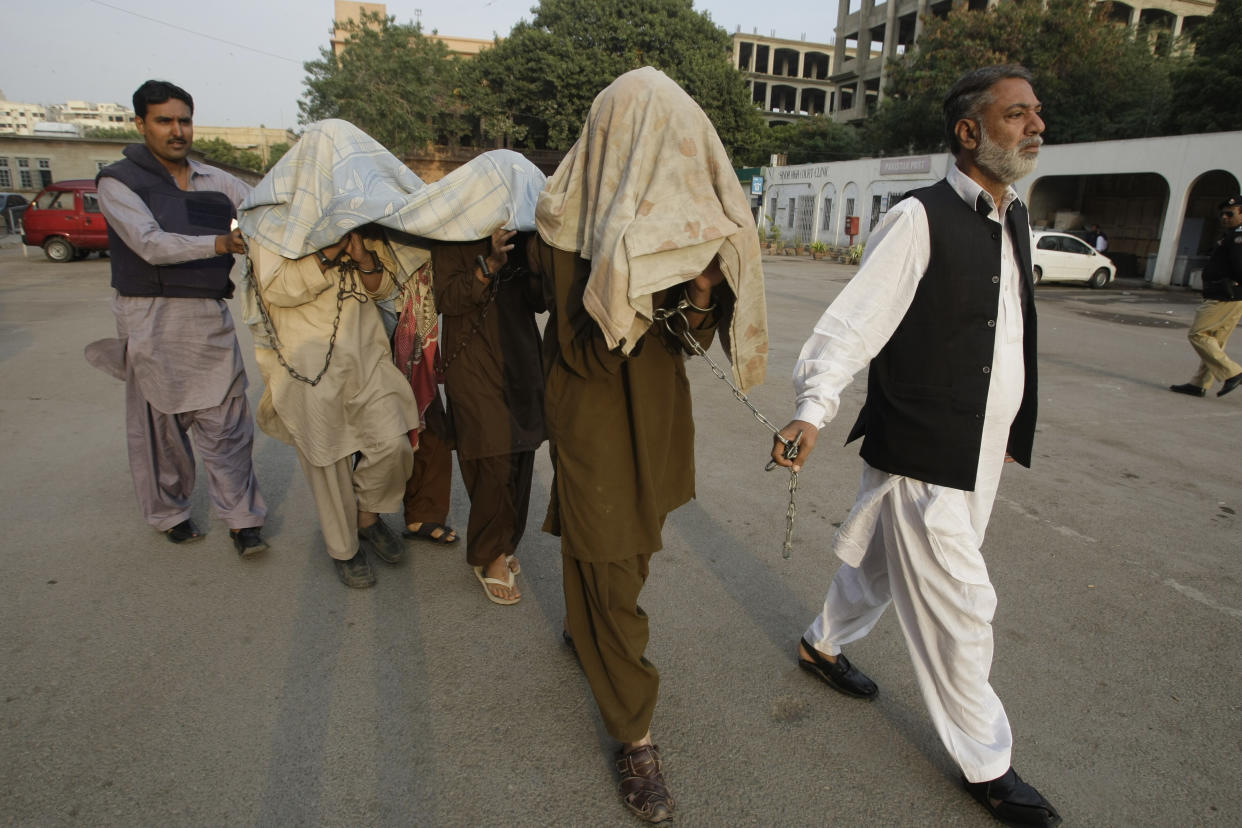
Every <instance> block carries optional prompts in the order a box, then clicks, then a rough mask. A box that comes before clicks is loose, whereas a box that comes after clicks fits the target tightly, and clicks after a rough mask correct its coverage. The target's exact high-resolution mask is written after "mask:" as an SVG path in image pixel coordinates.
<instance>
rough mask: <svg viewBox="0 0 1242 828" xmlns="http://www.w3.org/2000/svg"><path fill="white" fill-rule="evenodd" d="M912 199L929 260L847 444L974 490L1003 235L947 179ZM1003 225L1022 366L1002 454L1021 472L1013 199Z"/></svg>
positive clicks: (1026, 438) (1026, 458) (1023, 428)
mask: <svg viewBox="0 0 1242 828" xmlns="http://www.w3.org/2000/svg"><path fill="white" fill-rule="evenodd" d="M912 195H913V196H914V197H915V198H917V199H918V200H919V201H921V202H923V206H924V207H925V208H926V211H927V222H928V229H929V231H930V234H931V259H930V261H929V262H928V265H927V272H926V273H925V274H924V275H923V278H922V280H921V281H920V282H919V286H918V289H917V291H916V292H915V294H914V301H913V302H912V303H911V305H910V309H909V310H908V311H907V312H906V315H905V317H904V318H903V319H902V320H901V324H900V325H898V326H897V330H896V332H895V333H894V334H893V336H892V338H891V339H889V341H888V344H886V345H885V346H884V348H883V350H881V351H880V353H879V354H877V355H876V357H875V359H873V360H872V361H871V367H870V370H869V371H868V374H867V402H866V404H865V405H864V406H863V409H862V411H860V412H859V414H858V420H857V422H855V423H854V428H853V430H852V431H851V432H850V436H849V438H848V440H846V442H850V441H852V440H855V439H857V438H858V437H860V436H862V437H863V444H862V451H861V454H862V457H863V459H864V460H866V461H867V462H868V463H869V464H871V465H872V466H874V467H875V468H877V469H880V470H882V471H886V472H889V473H890V474H899V475H903V476H906V477H913V478H915V479H917V480H922V481H925V482H927V483H933V484H938V485H942V486H951V487H953V488H955V489H965V490H967V491H973V490H974V488H975V472H976V471H977V468H978V464H979V449H980V445H981V443H982V440H983V415H984V410H985V408H986V407H987V399H988V383H989V380H990V379H991V373H992V347H993V344H994V342H995V339H996V309H997V305H998V303H999V299H1000V266H1001V264H1000V263H1001V232H1002V230H1001V226H1000V224H999V223H997V222H995V221H993V220H992V219H990V218H988V217H987V216H985V215H982V214H980V213H978V212H976V211H975V210H973V209H972V208H971V207H970V205H968V204H966V203H965V202H964V201H962V199H961V196H959V195H958V194H957V193H956V192H955V191H954V190H953V188H952V187H951V186H950V185H949V183H948V181H947V180H941V181H940V182H938V183H936V184H934V185H932V186H931V187H927V188H925V189H922V190H917V191H915V192H914V193H913V194H912ZM1006 219H1007V221H1008V222H1009V228H1010V232H1011V234H1012V237H1013V241H1014V243H1015V245H1016V247H1017V256H1018V263H1019V265H1020V267H1021V277H1020V278H1021V280H1022V290H1021V294H1022V320H1023V331H1024V335H1023V342H1022V350H1023V361H1024V363H1025V365H1026V385H1025V388H1024V389H1023V392H1022V405H1021V407H1020V408H1019V410H1018V413H1017V416H1015V417H1014V421H1013V425H1012V426H1011V427H1010V430H1009V443H1008V451H1009V454H1010V455H1011V456H1012V457H1013V458H1014V459H1015V460H1017V461H1018V462H1019V463H1021V464H1022V465H1024V466H1030V464H1031V444H1032V442H1033V440H1034V436H1035V410H1036V402H1037V393H1036V389H1037V383H1036V367H1035V301H1034V298H1033V296H1034V294H1033V290H1034V282H1033V280H1032V278H1031V234H1030V226H1029V225H1028V223H1027V214H1026V208H1025V207H1024V206H1023V205H1022V204H1021V202H1017V201H1015V202H1014V203H1013V204H1012V205H1010V207H1009V210H1008V212H1007V215H1006ZM864 435H865V436H864Z"/></svg>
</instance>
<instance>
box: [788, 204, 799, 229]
mask: <svg viewBox="0 0 1242 828" xmlns="http://www.w3.org/2000/svg"><path fill="white" fill-rule="evenodd" d="M797 203H798V200H797V199H795V198H791V199H789V215H788V216H786V218H787V219H788V221H789V226H790V227H793V222H794V213H796V212H797V207H796V206H795V205H797Z"/></svg>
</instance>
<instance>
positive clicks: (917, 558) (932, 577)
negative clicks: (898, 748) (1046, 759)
mask: <svg viewBox="0 0 1242 828" xmlns="http://www.w3.org/2000/svg"><path fill="white" fill-rule="evenodd" d="M947 177H948V180H949V184H950V185H951V186H952V187H953V189H954V190H955V191H956V192H957V193H958V195H960V196H961V197H962V199H963V200H964V201H966V203H968V204H970V205H972V206H973V205H975V203H976V199H977V198H978V197H979V194H980V193H982V192H983V190H982V188H981V187H980V186H979V185H978V184H977V183H976V182H974V181H973V180H972V179H970V178H969V177H968V176H966V175H965V174H963V173H962V172H961V171H960V170H958V169H957V167H956V166H952V167H951V168H950V170H949V173H948V176H947ZM984 198H985V199H986V200H987V201H988V203H989V204H992V214H991V217H992V218H993V220H995V221H999V222H1000V223H1001V225H1002V226H1003V227H1004V228H1005V231H1004V233H1003V234H1002V242H1001V262H1000V275H1001V292H1000V300H999V303H998V304H999V307H998V308H997V316H996V325H997V334H996V339H995V345H994V349H993V359H992V372H991V382H990V384H989V387H988V399H987V408H986V414H985V416H984V428H983V441H982V445H981V447H980V452H979V465H978V470H977V476H976V479H975V490H974V491H962V490H960V489H953V488H950V487H947V486H938V485H931V484H928V483H924V482H922V481H920V480H915V479H913V478H909V477H902V476H898V475H892V474H888V473H886V472H883V471H880V470H879V469H876V468H873V467H872V466H870V465H867V464H864V469H863V475H862V483H861V485H860V487H859V492H858V500H857V502H856V503H855V505H854V508H853V510H852V511H851V512H850V515H849V518H848V519H847V520H846V521H845V523H844V524H843V525H842V526H841V529H840V531H839V532H838V533H837V537H836V539H835V541H834V552H835V553H836V554H837V556H838V557H840V558H841V559H842V560H843V561H844V562H845V565H844V566H842V567H841V568H840V569H839V570H838V571H837V574H836V576H835V577H834V578H833V580H832V585H831V587H830V588H829V590H828V595H827V597H826V598H825V600H824V607H823V610H822V611H821V613H820V614H819V616H818V617H817V618H816V619H815V620H814V622H812V624H811V626H810V628H809V629H808V630H807V632H806V640H807V641H809V642H810V643H811V644H812V645H813V646H814V647H815V648H816V649H817V650H819V651H821V652H824V653H827V654H829V655H836V654H837V653H839V652H841V646H842V645H843V644H847V643H849V642H851V641H856V640H858V639H860V638H862V637H863V636H865V635H866V634H867V633H869V632H870V631H871V629H872V628H873V627H874V626H875V624H876V622H878V621H879V619H880V616H881V615H882V614H883V613H884V610H885V609H887V607H888V605H889V604H890V603H892V604H893V605H894V606H895V607H896V610H897V617H898V620H899V622H900V624H901V629H902V632H903V633H904V635H905V638H906V643H907V646H908V647H909V650H910V657H911V659H912V660H913V662H914V669H915V673H916V675H917V677H918V682H919V688H920V689H921V690H922V693H923V698H924V701H925V702H926V703H927V707H928V711H929V713H930V714H931V718H932V722H933V724H934V725H935V727H936V731H937V733H939V735H940V738H941V740H942V741H943V742H944V745H945V747H946V748H947V749H948V751H949V753H950V754H951V755H952V756H953V758H954V760H955V761H956V762H957V764H958V765H959V766H960V767H961V769H962V773H963V774H965V776H966V778H967V779H968V780H969V781H971V782H981V781H986V780H990V779H995V778H997V777H999V776H1000V775H1002V774H1003V773H1004V772H1005V771H1006V770H1007V769H1008V768H1009V765H1010V754H1011V751H1012V745H1013V737H1012V733H1011V732H1010V728H1009V720H1008V718H1007V717H1006V715H1005V709H1004V707H1003V705H1002V704H1001V702H1000V699H999V698H997V696H996V693H995V692H994V691H993V690H992V687H991V685H990V684H989V683H988V673H989V671H990V669H991V664H992V627H991V621H992V615H993V613H994V611H995V609H996V593H995V592H994V590H993V589H992V585H991V583H990V581H989V579H988V572H987V567H986V565H985V564H984V560H983V556H982V554H981V552H980V546H981V545H982V543H983V536H984V533H985V532H986V530H987V525H988V518H989V516H990V515H991V512H992V503H993V500H994V499H995V497H996V489H997V485H998V484H999V482H1000V475H1001V469H1002V468H1003V466H1004V464H1005V447H1006V445H1007V442H1008V439H1009V428H1010V425H1011V423H1012V422H1013V418H1014V415H1015V414H1016V413H1017V411H1018V407H1019V405H1020V403H1021V401H1022V391H1023V385H1024V382H1025V369H1024V366H1023V351H1022V333H1023V330H1022V328H1023V321H1022V302H1021V293H1020V291H1021V274H1020V268H1019V265H1018V260H1017V254H1016V249H1015V245H1014V240H1013V238H1012V237H1011V234H1010V230H1009V226H1008V224H1007V223H1006V222H1005V214H1006V211H1007V210H1008V208H1009V206H1010V205H1011V204H1012V203H1013V201H1014V200H1015V199H1016V198H1017V195H1016V193H1014V191H1013V189H1012V188H1010V189H1009V190H1008V191H1007V192H1006V194H1005V197H1004V199H1003V200H1002V202H1001V204H1000V207H999V210H997V209H996V205H995V204H994V203H993V202H992V199H991V197H990V196H988V195H986V194H984ZM930 249H931V248H930V239H929V235H928V225H927V217H926V213H925V211H924V207H923V204H922V202H920V201H919V200H918V199H916V198H907V199H905V200H904V201H902V202H901V203H899V204H898V205H897V206H896V207H894V208H893V209H892V210H891V211H890V212H889V214H888V215H887V216H886V217H885V219H884V221H883V222H882V223H881V225H880V226H879V227H878V228H877V229H876V232H875V233H873V234H872V236H871V240H870V242H869V243H868V245H867V254H868V255H867V257H866V259H865V260H864V262H863V264H862V267H861V268H860V269H859V271H858V274H857V275H855V277H854V278H853V279H852V280H851V281H850V283H849V285H847V286H846V288H845V290H843V291H842V292H841V294H840V296H838V297H837V299H836V301H834V302H833V303H832V305H831V306H830V307H829V308H828V310H827V311H825V312H824V315H823V317H821V319H820V320H819V323H818V324H817V325H816V326H815V333H814V334H813V335H812V336H811V338H810V339H809V340H807V342H806V344H805V345H804V346H803V348H802V353H801V355H800V357H799V359H798V363H797V366H796V367H795V369H794V386H795V391H796V393H797V399H798V408H797V415H796V418H797V419H799V420H804V421H806V422H810V423H815V424H823V423H827V422H828V421H830V420H832V419H833V417H834V416H835V415H836V413H837V409H838V406H839V403H840V393H841V391H842V390H843V389H844V388H845V386H846V385H847V384H848V383H849V382H850V380H851V379H852V378H853V376H854V374H855V373H857V372H858V371H859V370H860V369H861V368H863V367H865V366H866V365H867V363H868V362H869V361H870V360H871V359H872V358H873V357H874V356H875V355H876V354H878V353H879V351H880V350H881V349H882V348H883V347H884V344H885V343H886V342H887V341H888V339H889V337H890V336H892V334H893V332H894V331H895V330H896V328H897V326H898V325H899V324H900V322H901V320H902V318H903V317H904V316H905V314H906V311H907V310H908V309H909V307H910V304H911V302H912V301H913V299H914V295H915V290H916V288H917V287H918V283H919V280H920V279H921V278H922V276H923V273H924V272H925V271H926V269H927V266H928V262H929V257H930Z"/></svg>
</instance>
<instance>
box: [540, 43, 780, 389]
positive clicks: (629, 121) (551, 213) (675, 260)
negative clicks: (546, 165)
mask: <svg viewBox="0 0 1242 828" xmlns="http://www.w3.org/2000/svg"><path fill="white" fill-rule="evenodd" d="M536 224H537V226H538V229H539V234H540V235H541V236H542V237H543V239H544V240H545V241H546V242H548V244H550V245H552V246H553V247H556V248H559V249H561V250H565V251H570V252H576V253H578V254H579V255H580V256H582V258H584V259H589V260H590V262H591V276H590V280H589V282H588V283H587V288H586V295H585V297H584V304H585V306H586V308H587V311H588V312H589V313H590V314H591V317H592V318H593V319H594V320H595V321H596V322H597V323H598V324H599V326H600V328H601V329H602V330H603V332H604V336H605V338H606V339H607V342H608V345H609V347H611V348H619V349H620V350H621V352H622V353H625V354H628V353H629V352H630V351H631V349H633V348H634V346H635V345H636V344H637V342H638V341H639V338H640V337H641V336H642V334H643V332H644V331H646V330H647V328H648V327H649V326H650V325H651V318H652V298H651V297H652V294H654V293H656V292H658V291H661V290H664V289H666V288H669V287H672V286H674V285H677V284H679V283H681V282H685V281H687V280H689V279H691V278H693V277H695V276H697V275H698V274H699V273H701V272H702V271H703V269H704V268H706V267H707V265H708V264H709V263H710V262H711V260H712V257H714V256H719V258H720V265H721V270H723V271H724V275H725V279H726V281H727V282H728V284H729V287H730V288H731V289H732V290H733V295H734V296H735V297H736V299H737V302H736V305H735V307H734V309H733V314H732V319H730V320H726V321H724V322H723V323H722V324H721V326H720V331H721V337H722V339H724V340H725V345H726V346H727V347H726V350H727V351H728V353H729V356H730V358H731V360H732V362H733V376H734V379H735V380H736V381H737V383H738V385H740V386H741V387H742V388H743V389H745V388H749V387H750V386H752V385H755V384H757V383H759V382H762V381H763V377H764V373H765V371H766V367H767V352H768V334H767V311H766V304H765V300H764V295H763V267H762V264H761V262H760V257H759V240H758V236H757V234H756V232H755V222H754V219H753V217H752V216H751V212H750V205H749V203H748V201H747V197H746V195H745V193H744V192H743V191H742V187H741V185H740V184H739V183H738V180H737V176H736V175H735V174H734V172H733V167H732V164H731V163H730V161H729V157H728V155H727V154H726V153H725V150H724V147H723V146H722V145H721V143H720V138H719V136H717V135H716V130H715V129H714V128H713V127H712V124H711V121H709V120H708V118H707V116H706V115H705V114H704V113H703V110H702V109H700V108H699V106H698V104H696V103H695V102H694V100H693V99H692V98H691V97H690V96H689V95H687V94H686V93H685V92H684V91H683V90H682V89H681V87H680V86H678V85H677V84H676V83H675V82H674V81H673V80H672V79H671V78H669V77H668V76H667V75H665V74H664V73H663V72H660V71H659V70H657V69H654V68H652V67H650V66H648V67H644V68H642V69H636V70H634V71H632V72H627V73H626V74H624V75H622V76H621V77H619V78H617V79H616V80H615V81H613V83H612V84H611V85H610V86H609V87H608V88H607V89H605V90H604V91H603V92H601V93H600V94H599V96H598V97H596V99H595V102H594V103H593V104H592V105H591V112H590V114H589V115H588V116H587V122H586V124H585V125H584V126H583V128H582V135H581V136H580V137H579V138H578V141H577V143H575V144H574V146H573V147H572V148H571V149H570V151H569V154H568V155H567V156H566V157H565V160H564V161H562V162H561V165H560V167H558V168H557V170H556V172H555V173H554V174H553V176H552V177H551V178H550V179H549V180H548V185H547V188H546V189H545V190H544V192H543V193H542V194H540V196H539V203H538V207H537V211H536Z"/></svg>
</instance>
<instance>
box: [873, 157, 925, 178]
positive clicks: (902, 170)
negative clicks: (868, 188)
mask: <svg viewBox="0 0 1242 828" xmlns="http://www.w3.org/2000/svg"><path fill="white" fill-rule="evenodd" d="M926 172H931V156H930V155H915V156H912V157H910V158H882V159H880V175H910V174H912V173H915V174H917V173H926Z"/></svg>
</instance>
